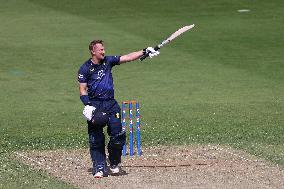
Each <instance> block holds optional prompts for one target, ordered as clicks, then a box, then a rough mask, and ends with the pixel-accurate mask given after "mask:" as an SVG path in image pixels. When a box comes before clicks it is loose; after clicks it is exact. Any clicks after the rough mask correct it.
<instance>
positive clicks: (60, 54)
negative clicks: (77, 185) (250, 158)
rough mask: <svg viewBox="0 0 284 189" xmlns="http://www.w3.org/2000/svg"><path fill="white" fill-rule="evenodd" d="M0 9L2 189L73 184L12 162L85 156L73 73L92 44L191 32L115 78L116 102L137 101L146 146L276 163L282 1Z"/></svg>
mask: <svg viewBox="0 0 284 189" xmlns="http://www.w3.org/2000/svg"><path fill="white" fill-rule="evenodd" d="M0 4H1V6H0V23H1V24H0V26H1V27H0V57H1V58H0V87H1V93H0V99H1V100H0V107H1V109H0V131H1V138H0V161H1V162H0V180H1V183H0V188H17V187H23V188H33V187H34V188H39V186H42V187H43V188H63V187H67V188H69V187H71V186H68V185H66V184H64V183H61V182H58V181H56V180H54V179H53V178H50V177H49V176H47V175H46V174H45V173H40V172H35V171H32V170H30V169H29V168H28V167H26V166H22V165H19V164H18V163H16V162H14V161H12V160H10V159H9V158H8V156H9V154H10V153H12V152H14V151H18V150H28V149H40V150H44V149H57V148H82V147H87V136H86V128H85V123H84V120H83V118H82V115H81V111H82V108H83V106H82V104H81V102H80V100H79V95H78V88H77V81H76V73H77V70H78V68H79V66H80V65H81V64H82V63H83V62H84V61H85V60H86V59H87V58H88V57H89V53H88V51H87V47H88V44H89V42H90V41H91V40H92V39H94V38H101V39H103V40H104V41H105V45H106V50H107V54H114V55H116V54H124V53H128V52H131V51H134V50H139V49H141V48H144V47H146V46H149V45H155V44H156V43H158V42H160V40H161V39H162V38H164V37H166V36H167V35H169V34H170V33H172V32H173V31H175V30H176V29H177V28H178V27H181V26H183V25H186V24H192V23H195V24H196V27H195V28H194V29H193V30H192V31H190V32H188V33H186V34H185V35H183V36H182V37H181V38H179V39H177V40H176V41H174V42H173V43H172V44H170V45H169V46H168V47H166V48H164V49H162V50H161V55H160V56H159V57H156V58H154V59H152V60H146V61H145V62H144V63H140V62H139V61H137V62H133V63H129V64H128V65H122V66H119V67H115V68H114V70H113V75H114V77H115V87H116V98H117V100H118V101H122V100H125V99H138V100H139V101H140V102H141V104H142V107H141V114H142V145H158V144H162V145H174V144H208V143H214V144H223V145H230V146H233V147H235V148H239V149H242V150H245V151H247V152H249V153H251V154H255V155H257V156H259V157H260V158H265V159H268V160H270V161H272V162H274V163H277V164H280V165H282V166H283V165H284V159H283V157H284V137H283V136H284V127H283V125H284V122H283V118H284V116H283V107H284V99H283V97H284V85H283V82H284V63H283V60H284V54H283V50H284V48H283V44H284V39H283V34H284V26H283V23H284V11H283V7H284V3H283V2H282V1H281V0H273V1H261V0H249V1H248V0H238V1H237V0H234V1H226V0H215V1H209V0H205V1H202V2H200V1H194V0H187V1H181V2H179V3H177V2H176V1H170V0H163V1H162V0H156V1H151V2H150V1H139V2H138V1H130V0H121V1H115V0H110V1H107V2H104V1H95V0H85V1H77V0H69V1H67V0H62V1H55V0H49V1H44V0H21V1H20V0H9V1H5V0H0ZM239 9H250V12H244V13H240V12H238V11H237V10H239Z"/></svg>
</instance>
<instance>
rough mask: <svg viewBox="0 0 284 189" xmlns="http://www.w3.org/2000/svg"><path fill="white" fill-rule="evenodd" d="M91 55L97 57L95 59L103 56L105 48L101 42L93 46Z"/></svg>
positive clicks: (100, 58)
mask: <svg viewBox="0 0 284 189" xmlns="http://www.w3.org/2000/svg"><path fill="white" fill-rule="evenodd" d="M93 56H95V57H96V58H97V60H102V59H104V57H105V48H104V46H103V45H102V44H100V43H98V44H96V45H95V46H94V48H93Z"/></svg>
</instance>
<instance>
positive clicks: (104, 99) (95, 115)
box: [78, 40, 159, 178]
mask: <svg viewBox="0 0 284 189" xmlns="http://www.w3.org/2000/svg"><path fill="white" fill-rule="evenodd" d="M89 50H90V54H91V57H90V58H89V59H88V60H87V61H86V62H85V63H84V64H82V65H81V67H80V69H79V71H78V81H79V91H80V99H81V101H82V103H83V104H84V106H85V107H84V109H83V115H84V117H85V118H86V120H87V124H88V134H89V145H90V155H91V159H92V162H93V175H94V176H95V178H102V177H105V176H108V171H107V163H106V153H105V135H104V132H103V128H104V127H105V126H107V133H108V135H109V137H110V140H109V142H108V145H107V149H108V154H109V157H108V158H109V162H110V165H109V166H110V167H109V171H110V174H113V175H115V174H119V172H120V168H119V163H121V155H122V148H123V145H124V144H125V140H126V133H125V131H123V130H122V124H121V116H120V112H121V109H120V106H119V105H118V103H117V101H116V100H115V99H114V87H113V78H112V73H111V70H112V68H113V67H114V66H116V65H120V64H123V63H126V62H130V61H134V60H137V59H139V58H140V57H142V56H143V55H149V57H150V58H152V57H154V56H157V55H159V51H157V50H154V48H152V47H148V48H145V49H143V50H140V51H136V52H132V53H129V54H126V55H123V56H119V55H117V56H106V55H105V48H104V44H103V41H102V40H94V41H92V42H91V43H90V45H89Z"/></svg>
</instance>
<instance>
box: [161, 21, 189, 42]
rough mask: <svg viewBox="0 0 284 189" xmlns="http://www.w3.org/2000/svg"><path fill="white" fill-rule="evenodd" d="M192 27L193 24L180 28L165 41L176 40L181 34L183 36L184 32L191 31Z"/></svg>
mask: <svg viewBox="0 0 284 189" xmlns="http://www.w3.org/2000/svg"><path fill="white" fill-rule="evenodd" d="M193 27H194V24H192V25H189V26H184V27H182V28H180V29H179V30H177V31H176V32H174V33H173V34H172V35H171V36H170V37H169V38H168V39H166V40H169V41H171V40H173V39H175V38H177V37H178V36H180V35H181V34H183V33H184V32H186V31H188V30H190V29H192V28H193Z"/></svg>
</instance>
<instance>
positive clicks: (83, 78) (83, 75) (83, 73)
mask: <svg viewBox="0 0 284 189" xmlns="http://www.w3.org/2000/svg"><path fill="white" fill-rule="evenodd" d="M87 78H88V72H87V69H85V68H84V67H83V66H81V67H80V69H79V71H78V82H79V83H87Z"/></svg>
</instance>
